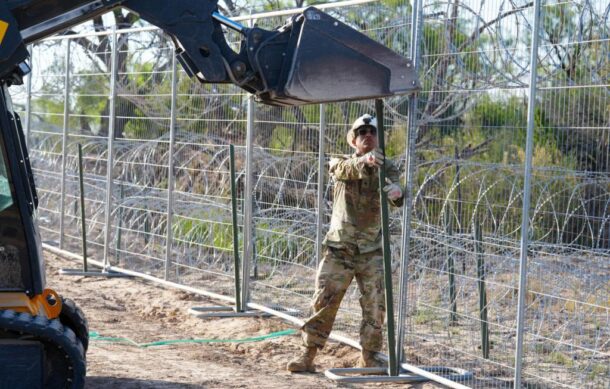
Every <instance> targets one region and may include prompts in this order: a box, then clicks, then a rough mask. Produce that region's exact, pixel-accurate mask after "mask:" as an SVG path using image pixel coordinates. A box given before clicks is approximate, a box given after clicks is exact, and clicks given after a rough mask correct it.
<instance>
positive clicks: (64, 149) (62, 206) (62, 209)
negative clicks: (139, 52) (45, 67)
mask: <svg viewBox="0 0 610 389" xmlns="http://www.w3.org/2000/svg"><path fill="white" fill-rule="evenodd" d="M70 43H71V42H70V39H66V52H65V58H64V61H65V66H66V71H65V73H64V120H63V128H62V140H61V184H60V202H59V248H60V249H62V250H63V248H64V235H65V228H66V227H65V218H66V215H65V213H66V185H67V184H66V180H67V177H66V175H67V173H66V166H67V163H68V162H67V159H68V127H69V126H70V124H69V121H70V117H69V115H70ZM28 126H29V120H28ZM26 138H27V136H26Z"/></svg>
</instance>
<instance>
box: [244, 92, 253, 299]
mask: <svg viewBox="0 0 610 389" xmlns="http://www.w3.org/2000/svg"><path fill="white" fill-rule="evenodd" d="M255 109H256V107H255V105H254V96H253V95H248V111H247V126H246V191H245V193H244V256H243V260H242V263H241V265H242V272H241V274H242V280H241V283H242V286H241V293H242V298H241V303H242V305H243V306H244V307H245V306H247V304H248V302H249V301H250V263H251V262H252V261H253V258H254V242H253V231H252V229H253V225H252V223H253V221H252V206H253V204H252V203H253V202H254V196H253V193H252V191H253V187H254V183H253V182H252V181H253V179H254V178H253V176H252V170H253V168H252V153H253V151H254V110H255Z"/></svg>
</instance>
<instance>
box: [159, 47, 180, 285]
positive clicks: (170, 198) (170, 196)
mask: <svg viewBox="0 0 610 389" xmlns="http://www.w3.org/2000/svg"><path fill="white" fill-rule="evenodd" d="M177 75H178V66H177V64H176V46H172V80H171V83H172V88H171V104H170V120H169V156H168V159H169V160H168V163H167V165H168V167H167V231H166V235H165V273H164V276H163V277H164V279H165V280H166V281H167V280H168V278H169V267H170V263H171V259H172V245H173V233H172V228H173V219H174V185H175V177H174V151H175V150H174V149H175V144H176V96H177V93H178V91H177V89H178V77H177Z"/></svg>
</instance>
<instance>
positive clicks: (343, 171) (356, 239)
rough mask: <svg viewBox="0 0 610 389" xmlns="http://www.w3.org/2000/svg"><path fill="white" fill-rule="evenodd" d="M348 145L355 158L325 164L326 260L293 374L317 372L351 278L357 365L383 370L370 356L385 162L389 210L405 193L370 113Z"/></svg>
mask: <svg viewBox="0 0 610 389" xmlns="http://www.w3.org/2000/svg"><path fill="white" fill-rule="evenodd" d="M347 142H348V144H349V145H350V146H352V147H353V148H354V149H355V153H354V154H352V155H351V156H348V155H346V156H342V157H340V158H333V159H331V161H330V164H329V165H330V169H329V170H330V176H331V180H332V181H333V182H334V190H333V194H334V203H333V212H332V218H331V222H330V229H329V231H328V233H327V234H326V238H325V239H324V242H323V244H324V257H323V258H322V261H321V263H320V267H319V269H318V273H317V275H316V292H315V294H314V297H313V301H312V308H313V315H312V316H311V317H309V319H307V321H306V322H305V324H304V325H303V327H302V328H301V331H302V336H303V346H304V350H303V354H302V355H301V356H299V357H298V358H296V359H295V360H293V361H291V362H289V363H288V365H287V366H286V368H287V369H288V370H289V371H291V372H312V373H313V372H315V367H314V364H313V360H314V357H315V355H316V352H317V351H318V349H321V348H323V347H324V344H325V343H326V340H327V339H328V336H329V334H330V331H331V329H332V326H333V323H334V321H335V316H336V315H337V310H338V309H339V305H340V304H341V300H342V299H343V296H344V295H345V292H346V290H347V288H348V286H349V285H350V283H351V282H352V279H353V278H354V277H355V278H356V282H357V283H358V289H359V290H360V294H361V297H360V306H361V308H362V322H361V324H360V345H361V347H362V355H361V357H360V360H359V362H358V366H359V367H379V366H381V363H380V362H379V361H377V360H376V359H375V358H374V355H375V353H376V352H378V351H379V350H381V346H382V342H383V335H382V328H383V323H384V319H385V296H384V287H383V254H382V249H381V218H380V213H381V211H380V209H381V206H380V202H379V167H380V166H382V165H383V164H384V162H385V164H386V176H387V177H388V178H387V179H386V182H387V185H385V186H384V188H383V190H384V191H385V192H386V193H387V195H388V200H389V202H390V204H391V205H394V206H397V207H398V206H401V205H402V202H403V191H402V189H401V187H400V186H399V185H398V184H397V182H398V179H399V172H398V169H397V168H396V166H395V165H394V164H393V163H392V161H390V160H387V161H385V160H384V156H383V154H382V153H381V152H379V151H378V150H377V146H378V140H377V121H376V119H375V118H374V117H372V116H371V115H368V114H366V115H363V116H361V117H359V118H358V119H357V120H356V121H355V122H354V124H353V125H352V127H351V129H350V130H349V132H348V133H347Z"/></svg>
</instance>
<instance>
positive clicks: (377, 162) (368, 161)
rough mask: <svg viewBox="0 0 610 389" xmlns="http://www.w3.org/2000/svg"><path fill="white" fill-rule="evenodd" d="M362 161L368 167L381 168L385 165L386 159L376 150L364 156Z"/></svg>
mask: <svg viewBox="0 0 610 389" xmlns="http://www.w3.org/2000/svg"><path fill="white" fill-rule="evenodd" d="M360 159H361V160H362V162H364V164H365V165H367V166H370V167H379V166H381V165H383V161H384V160H385V157H384V156H383V154H382V153H381V151H379V150H377V149H375V150H373V151H369V152H368V153H366V154H364V155H363V156H362V157H360Z"/></svg>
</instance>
